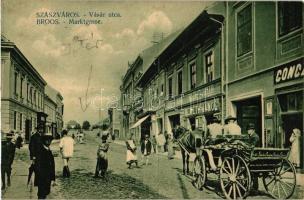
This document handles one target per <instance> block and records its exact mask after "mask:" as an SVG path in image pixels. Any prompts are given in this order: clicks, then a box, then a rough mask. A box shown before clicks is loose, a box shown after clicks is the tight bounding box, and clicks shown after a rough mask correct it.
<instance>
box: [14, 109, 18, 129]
mask: <svg viewBox="0 0 304 200" xmlns="http://www.w3.org/2000/svg"><path fill="white" fill-rule="evenodd" d="M16 128H17V112H16V111H14V129H15V130H16Z"/></svg>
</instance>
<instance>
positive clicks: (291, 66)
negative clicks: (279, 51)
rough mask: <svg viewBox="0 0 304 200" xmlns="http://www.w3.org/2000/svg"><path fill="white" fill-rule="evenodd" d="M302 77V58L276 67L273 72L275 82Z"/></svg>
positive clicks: (303, 71)
mask: <svg viewBox="0 0 304 200" xmlns="http://www.w3.org/2000/svg"><path fill="white" fill-rule="evenodd" d="M303 77H304V65H303V58H301V59H298V60H295V61H292V62H290V63H287V64H285V65H282V66H280V67H278V69H277V70H276V71H275V73H274V82H275V84H278V83H282V82H286V81H290V80H295V79H298V78H303Z"/></svg>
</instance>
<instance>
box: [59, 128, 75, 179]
mask: <svg viewBox="0 0 304 200" xmlns="http://www.w3.org/2000/svg"><path fill="white" fill-rule="evenodd" d="M59 148H60V152H61V155H62V160H63V172H62V176H63V177H67V178H69V177H70V176H71V173H70V169H69V160H70V158H71V157H73V152H74V140H73V138H72V137H70V136H69V135H68V131H67V130H63V131H62V138H61V139H60V142H59Z"/></svg>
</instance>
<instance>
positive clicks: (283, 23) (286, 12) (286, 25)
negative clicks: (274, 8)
mask: <svg viewBox="0 0 304 200" xmlns="http://www.w3.org/2000/svg"><path fill="white" fill-rule="evenodd" d="M302 5H303V4H302V2H287V1H286V2H278V21H279V36H283V35H286V34H288V33H290V32H292V31H294V30H296V29H299V28H301V27H302V12H303V9H302Z"/></svg>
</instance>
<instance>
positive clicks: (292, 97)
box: [278, 91, 303, 112]
mask: <svg viewBox="0 0 304 200" xmlns="http://www.w3.org/2000/svg"><path fill="white" fill-rule="evenodd" d="M278 97H279V102H280V106H281V110H282V112H288V111H300V110H303V92H301V91H300V92H294V93H289V94H285V95H279V96H278Z"/></svg>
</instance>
